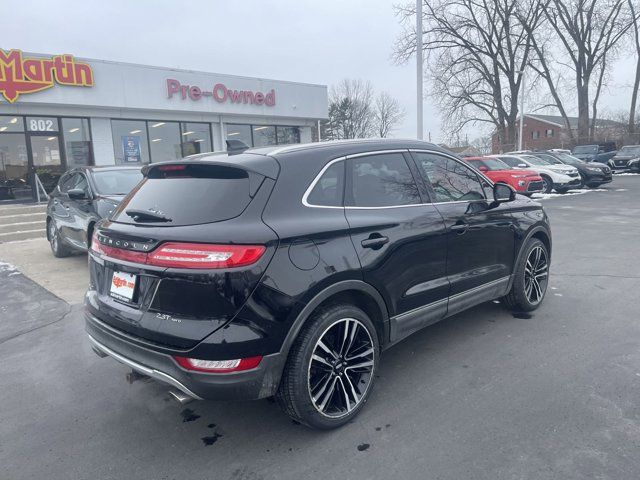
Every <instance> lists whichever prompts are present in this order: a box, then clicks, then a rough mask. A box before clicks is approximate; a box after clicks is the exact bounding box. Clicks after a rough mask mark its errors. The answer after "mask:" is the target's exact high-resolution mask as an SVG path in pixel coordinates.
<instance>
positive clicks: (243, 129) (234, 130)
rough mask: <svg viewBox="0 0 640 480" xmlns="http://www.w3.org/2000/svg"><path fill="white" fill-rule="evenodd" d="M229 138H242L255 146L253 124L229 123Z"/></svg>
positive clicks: (242, 140)
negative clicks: (252, 132) (252, 133)
mask: <svg viewBox="0 0 640 480" xmlns="http://www.w3.org/2000/svg"><path fill="white" fill-rule="evenodd" d="M227 140H240V141H241V142H244V143H245V144H247V145H249V146H250V147H253V140H252V138H251V125H237V124H233V123H228V124H227Z"/></svg>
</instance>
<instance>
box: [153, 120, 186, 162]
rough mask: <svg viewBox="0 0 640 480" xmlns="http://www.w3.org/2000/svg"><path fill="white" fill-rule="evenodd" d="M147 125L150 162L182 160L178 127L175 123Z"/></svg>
mask: <svg viewBox="0 0 640 480" xmlns="http://www.w3.org/2000/svg"><path fill="white" fill-rule="evenodd" d="M147 123H148V125H149V143H150V145H151V161H152V162H164V161H166V160H179V159H180V158H182V150H181V148H180V143H181V142H180V126H179V124H178V123H176V122H154V121H149V122H147Z"/></svg>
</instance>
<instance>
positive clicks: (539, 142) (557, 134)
mask: <svg viewBox="0 0 640 480" xmlns="http://www.w3.org/2000/svg"><path fill="white" fill-rule="evenodd" d="M524 118H525V121H524V127H523V132H522V138H523V142H522V148H523V150H545V149H549V148H569V149H570V148H571V147H572V146H573V145H572V144H571V141H570V137H569V135H568V133H567V129H566V128H565V125H564V119H563V118H562V117H561V116H559V115H530V114H526V115H525V116H524ZM569 125H570V127H571V130H572V131H574V135H575V132H577V130H578V117H569ZM624 127H625V125H623V124H622V123H620V122H616V121H613V120H604V119H598V120H596V138H597V139H598V141H617V140H618V138H622V136H623V135H624ZM516 131H517V132H519V131H520V119H518V120H516ZM515 148H517V145H516V146H513V145H501V144H500V141H499V137H498V134H497V133H494V134H493V135H492V137H491V150H492V152H493V153H501V152H507V151H510V150H514V149H515Z"/></svg>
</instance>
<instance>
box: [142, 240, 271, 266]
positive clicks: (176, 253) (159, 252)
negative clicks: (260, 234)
mask: <svg viewBox="0 0 640 480" xmlns="http://www.w3.org/2000/svg"><path fill="white" fill-rule="evenodd" d="M264 250H265V248H264V247H263V246H261V245H210V244H202V243H165V244H163V245H161V246H160V247H159V248H157V249H156V250H154V251H153V252H150V253H149V256H148V258H147V263H148V264H149V265H156V266H158V267H170V268H171V267H173V268H231V267H242V266H245V265H251V264H252V263H255V262H257V261H258V259H259V258H260V257H261V256H262V254H263V253H264Z"/></svg>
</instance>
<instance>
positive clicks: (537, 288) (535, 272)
mask: <svg viewBox="0 0 640 480" xmlns="http://www.w3.org/2000/svg"><path fill="white" fill-rule="evenodd" d="M548 280H549V262H548V261H547V252H546V251H545V250H544V248H542V247H541V246H540V245H537V246H535V247H534V248H533V249H532V250H531V252H529V256H528V257H527V263H526V264H525V267H524V292H525V295H526V296H527V300H528V301H529V302H530V303H532V304H534V305H536V304H538V303H540V302H541V301H542V298H543V297H544V294H545V292H546V290H547V283H548Z"/></svg>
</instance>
